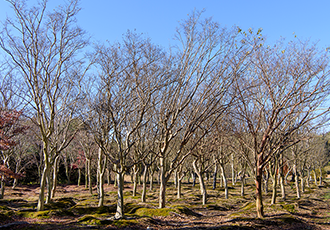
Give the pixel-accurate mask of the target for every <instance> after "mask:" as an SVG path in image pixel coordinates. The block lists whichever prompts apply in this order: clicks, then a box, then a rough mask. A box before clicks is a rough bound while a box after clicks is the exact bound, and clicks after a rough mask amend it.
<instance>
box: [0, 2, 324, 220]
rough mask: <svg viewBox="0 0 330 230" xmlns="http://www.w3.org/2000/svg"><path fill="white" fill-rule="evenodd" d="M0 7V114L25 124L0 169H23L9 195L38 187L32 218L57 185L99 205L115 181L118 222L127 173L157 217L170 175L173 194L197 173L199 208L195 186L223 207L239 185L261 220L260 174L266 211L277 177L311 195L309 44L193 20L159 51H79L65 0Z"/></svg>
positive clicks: (320, 128) (318, 158)
mask: <svg viewBox="0 0 330 230" xmlns="http://www.w3.org/2000/svg"><path fill="white" fill-rule="evenodd" d="M7 2H8V4H9V5H10V6H11V7H12V10H13V12H14V17H13V18H8V19H7V20H6V21H5V22H4V23H3V25H2V27H1V30H0V48H1V54H2V55H4V56H5V57H6V58H4V59H1V60H2V62H3V63H1V64H0V67H1V68H0V71H1V72H0V100H1V101H0V111H1V113H2V114H3V117H1V119H2V120H3V121H5V119H6V118H5V115H6V114H7V115H8V116H7V118H8V119H9V118H10V116H9V114H10V112H13V111H21V112H19V113H20V116H19V119H20V122H21V124H24V127H25V128H24V132H23V130H22V131H21V132H17V133H15V135H12V138H13V141H14V140H16V142H13V144H12V145H8V147H6V148H0V153H1V160H2V161H3V164H4V166H5V167H7V168H10V169H11V170H12V171H13V172H15V173H16V174H17V175H18V174H19V173H22V172H23V171H29V170H30V171H35V172H36V173H35V175H34V176H33V175H32V174H29V175H28V174H25V175H26V176H25V177H24V178H20V177H17V178H15V182H14V186H16V185H17V183H19V182H21V183H30V182H33V183H37V184H38V185H39V186H40V191H39V200H38V206H37V210H38V211H40V210H43V209H44V204H45V202H46V203H48V202H50V201H51V199H52V198H54V197H55V196H56V185H57V183H59V182H61V183H63V182H66V183H77V184H78V186H80V184H81V183H84V185H85V186H86V189H88V190H89V193H90V194H91V195H92V194H93V186H96V187H95V188H96V191H97V195H98V199H99V202H98V206H99V207H102V206H104V201H105V199H106V194H105V192H104V186H105V182H106V181H107V182H108V184H110V183H114V184H115V186H117V208H116V214H115V216H114V218H115V219H122V218H124V217H125V210H124V188H125V186H124V185H125V182H126V183H127V182H128V178H130V177H129V175H132V183H133V186H132V187H133V190H132V193H133V196H136V194H137V187H138V186H137V183H138V182H139V181H141V183H142V184H143V186H142V189H143V191H142V195H141V201H142V202H147V200H146V194H147V193H148V188H147V184H148V183H149V185H150V188H149V189H151V190H153V189H158V192H159V208H164V207H165V206H166V189H167V187H168V183H169V182H170V180H172V179H173V181H174V182H175V185H176V187H177V197H178V198H181V183H182V181H183V180H184V179H185V178H186V179H187V180H188V182H190V176H191V175H193V177H194V178H193V179H194V184H195V179H196V177H197V178H198V182H199V185H200V190H201V203H202V204H203V205H205V204H207V190H208V189H210V188H208V187H207V185H206V184H207V183H206V182H205V181H206V180H208V181H210V180H213V188H212V189H218V187H219V186H218V185H217V183H219V182H220V184H221V185H222V186H224V191H225V192H224V197H226V198H228V196H229V195H230V194H229V190H228V187H229V181H230V180H231V183H232V185H234V184H235V183H241V195H242V196H244V186H245V180H246V178H247V177H248V178H252V179H253V181H254V182H255V184H254V185H255V198H256V212H257V216H258V217H260V218H263V217H264V208H263V191H266V192H267V191H268V180H269V178H270V179H271V183H272V196H273V197H272V203H276V197H277V196H278V194H277V189H278V187H279V186H280V191H281V197H282V198H283V199H285V197H286V195H285V189H284V184H285V183H286V181H287V176H288V175H289V174H290V173H291V174H292V175H293V176H294V177H295V178H294V180H295V185H296V191H297V198H300V196H301V195H302V193H303V191H304V187H305V186H309V183H310V181H312V179H313V180H314V182H315V183H318V185H319V186H322V183H323V182H322V180H323V177H324V172H323V171H322V168H323V167H324V166H325V165H326V164H327V163H328V162H329V159H330V153H329V140H330V137H329V134H327V133H326V131H324V130H327V127H328V126H327V125H328V123H327V122H328V120H329V112H330V111H329V108H328V100H329V99H328V96H329V94H330V77H329V75H330V72H329V71H330V68H329V52H327V51H326V50H322V49H320V48H319V47H318V46H317V44H313V43H311V42H310V41H301V40H299V39H296V40H294V41H290V42H286V41H285V40H280V41H278V42H277V43H275V44H269V43H267V40H266V39H265V37H264V36H263V34H262V30H261V29H259V30H257V31H253V30H252V29H249V30H248V31H243V30H242V29H240V28H239V27H237V26H234V27H231V28H226V27H222V26H220V24H219V23H217V22H215V21H213V20H212V19H209V18H204V16H203V12H198V11H194V12H192V13H191V14H190V15H189V16H188V18H187V19H186V20H183V21H181V22H180V23H179V25H178V28H177V31H176V33H175V36H174V37H175V39H174V41H173V42H174V45H173V47H170V48H168V49H166V48H163V47H161V46H159V45H157V44H154V43H153V42H152V40H151V39H150V38H148V37H146V36H144V35H143V34H138V33H136V32H132V31H128V32H127V33H126V34H125V35H123V39H122V41H121V42H115V43H104V44H100V43H93V45H90V44H89V39H90V38H88V37H87V33H86V31H84V30H83V29H82V28H80V27H79V26H78V24H79V21H78V22H77V20H76V15H77V14H78V13H79V10H80V9H79V7H78V3H79V1H78V0H70V1H68V2H67V3H66V4H65V5H62V6H59V7H58V8H56V9H54V10H50V9H48V7H47V1H46V0H43V1H40V3H39V4H38V5H37V6H34V7H30V6H28V5H27V2H26V1H23V0H18V1H14V0H7ZM17 82H20V85H18V84H17ZM17 119H18V117H17ZM9 126H10V124H9ZM3 130H4V129H2V128H1V130H0V131H1V132H4V131H3ZM0 138H2V137H0ZM0 140H1V141H2V139H0ZM18 140H19V141H18ZM311 153H313V154H311ZM62 169H63V170H62ZM64 172H65V173H64ZM82 174H84V177H83V176H82ZM156 175H157V176H158V180H157V181H158V185H157V186H155V187H154V180H156V179H157V178H156V177H155V176H156ZM111 178H113V180H111ZM4 179H5V177H4V176H3V177H2V183H1V186H2V188H4V183H5V182H4V181H5V180H4ZM17 180H18V181H17ZM7 183H8V181H7ZM3 195H4V194H3V193H2V197H3Z"/></svg>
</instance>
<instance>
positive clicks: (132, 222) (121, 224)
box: [112, 219, 138, 228]
mask: <svg viewBox="0 0 330 230" xmlns="http://www.w3.org/2000/svg"><path fill="white" fill-rule="evenodd" d="M112 223H113V224H114V225H115V226H116V227H118V228H124V227H129V226H136V225H138V221H137V220H125V219H123V220H114V221H113V222H112Z"/></svg>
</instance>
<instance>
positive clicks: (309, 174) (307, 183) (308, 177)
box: [306, 168, 311, 188]
mask: <svg viewBox="0 0 330 230" xmlns="http://www.w3.org/2000/svg"><path fill="white" fill-rule="evenodd" d="M310 177H311V171H310V168H307V178H306V186H307V187H308V188H309V187H310V185H309V180H310Z"/></svg>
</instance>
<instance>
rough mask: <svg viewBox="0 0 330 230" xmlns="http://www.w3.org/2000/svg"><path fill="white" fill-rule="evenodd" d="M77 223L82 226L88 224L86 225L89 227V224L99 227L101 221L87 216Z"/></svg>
mask: <svg viewBox="0 0 330 230" xmlns="http://www.w3.org/2000/svg"><path fill="white" fill-rule="evenodd" d="M78 222H79V223H82V224H88V225H90V224H92V225H101V220H100V219H98V218H96V217H94V216H91V215H87V216H83V217H81V218H79V219H78Z"/></svg>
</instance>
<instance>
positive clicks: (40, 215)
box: [17, 210, 51, 219]
mask: <svg viewBox="0 0 330 230" xmlns="http://www.w3.org/2000/svg"><path fill="white" fill-rule="evenodd" d="M50 213H51V211H50V210H46V211H39V212H36V211H33V212H30V211H18V212H17V215H19V216H22V217H26V218H39V219H47V218H49V217H50Z"/></svg>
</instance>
